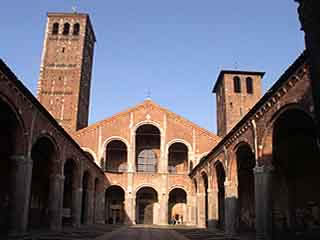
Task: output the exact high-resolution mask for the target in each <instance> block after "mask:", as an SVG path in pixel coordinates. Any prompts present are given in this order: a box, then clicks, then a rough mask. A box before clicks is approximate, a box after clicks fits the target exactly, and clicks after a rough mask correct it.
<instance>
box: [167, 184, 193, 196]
mask: <svg viewBox="0 0 320 240" xmlns="http://www.w3.org/2000/svg"><path fill="white" fill-rule="evenodd" d="M176 188H180V189H183V190H184V191H185V192H186V194H187V196H188V195H189V194H190V191H188V190H187V189H186V187H185V186H183V185H181V184H175V185H172V186H171V187H170V188H169V189H168V195H169V193H170V192H171V191H172V190H174V189H176Z"/></svg>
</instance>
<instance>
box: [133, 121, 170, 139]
mask: <svg viewBox="0 0 320 240" xmlns="http://www.w3.org/2000/svg"><path fill="white" fill-rule="evenodd" d="M143 125H152V126H154V127H156V128H158V130H159V131H160V136H163V132H164V131H163V129H162V128H161V126H160V124H159V123H157V122H155V121H151V120H144V121H141V122H138V123H137V124H136V125H135V126H134V127H133V128H132V131H133V134H134V135H136V132H137V130H138V128H139V127H141V126H143Z"/></svg>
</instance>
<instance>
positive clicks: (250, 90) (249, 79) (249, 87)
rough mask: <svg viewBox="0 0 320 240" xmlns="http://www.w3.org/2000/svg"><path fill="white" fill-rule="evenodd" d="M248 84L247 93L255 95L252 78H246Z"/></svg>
mask: <svg viewBox="0 0 320 240" xmlns="http://www.w3.org/2000/svg"><path fill="white" fill-rule="evenodd" d="M246 84H247V93H250V94H252V93H253V86H252V78H251V77H247V78H246Z"/></svg>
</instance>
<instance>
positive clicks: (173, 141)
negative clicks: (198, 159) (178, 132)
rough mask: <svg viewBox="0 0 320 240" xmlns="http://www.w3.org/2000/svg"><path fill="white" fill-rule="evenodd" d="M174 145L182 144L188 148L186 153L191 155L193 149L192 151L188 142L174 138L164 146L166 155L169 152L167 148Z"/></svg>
mask: <svg viewBox="0 0 320 240" xmlns="http://www.w3.org/2000/svg"><path fill="white" fill-rule="evenodd" d="M174 143H182V144H184V145H186V147H187V148H188V153H189V155H190V153H193V149H192V146H191V144H190V143H189V142H187V141H186V140H184V139H181V138H175V139H172V140H171V141H169V142H168V143H167V144H166V153H168V152H169V148H170V147H171V145H173V144H174Z"/></svg>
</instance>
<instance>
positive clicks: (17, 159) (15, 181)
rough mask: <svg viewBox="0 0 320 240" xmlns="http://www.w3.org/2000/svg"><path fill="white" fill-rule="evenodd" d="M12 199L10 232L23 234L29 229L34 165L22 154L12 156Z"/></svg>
mask: <svg viewBox="0 0 320 240" xmlns="http://www.w3.org/2000/svg"><path fill="white" fill-rule="evenodd" d="M11 161H12V162H13V171H12V186H11V189H12V199H11V204H12V207H11V213H10V234H12V235H16V234H22V233H24V232H25V231H26V230H27V226H28V213H29V201H30V190H31V181H32V165H33V162H32V160H31V159H30V158H27V157H25V156H22V155H17V156H12V157H11Z"/></svg>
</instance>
